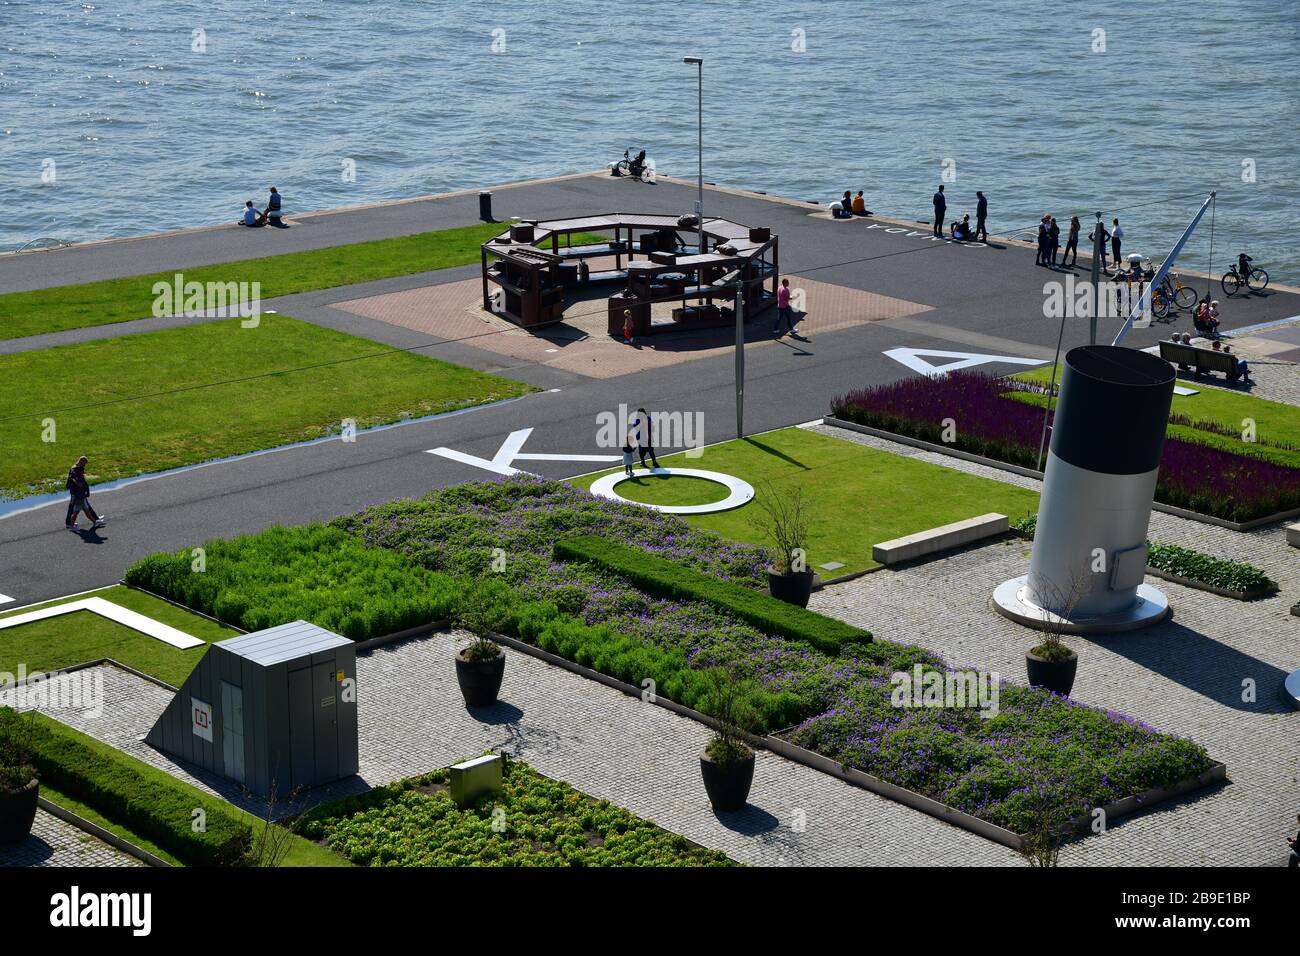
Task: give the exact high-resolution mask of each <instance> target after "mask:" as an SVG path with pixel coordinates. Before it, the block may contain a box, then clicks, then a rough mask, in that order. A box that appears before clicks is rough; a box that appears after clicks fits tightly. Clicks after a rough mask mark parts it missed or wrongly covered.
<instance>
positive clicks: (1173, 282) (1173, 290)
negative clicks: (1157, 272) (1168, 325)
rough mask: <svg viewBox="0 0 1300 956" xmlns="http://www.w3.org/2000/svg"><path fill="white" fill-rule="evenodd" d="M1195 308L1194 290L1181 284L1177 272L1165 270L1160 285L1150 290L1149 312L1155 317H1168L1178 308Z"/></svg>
mask: <svg viewBox="0 0 1300 956" xmlns="http://www.w3.org/2000/svg"><path fill="white" fill-rule="evenodd" d="M1194 308H1196V290H1195V289H1193V288H1192V287H1191V286H1186V285H1183V283H1182V280H1181V279H1180V278H1179V276H1178V273H1177V272H1166V273H1165V277H1164V278H1163V279H1162V280H1160V285H1159V286H1157V287H1156V288H1154V289H1152V290H1151V314H1152V315H1154V316H1155V317H1156V318H1157V319H1165V318H1168V317H1169V315H1170V313H1172V312H1174V311H1176V310H1178V309H1187V310H1188V311H1190V310H1192V309H1194Z"/></svg>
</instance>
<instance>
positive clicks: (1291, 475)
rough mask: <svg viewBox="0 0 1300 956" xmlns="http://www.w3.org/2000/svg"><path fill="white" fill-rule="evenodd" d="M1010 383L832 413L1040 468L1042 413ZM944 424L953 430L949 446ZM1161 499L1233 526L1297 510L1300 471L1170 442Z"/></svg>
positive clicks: (854, 404)
mask: <svg viewBox="0 0 1300 956" xmlns="http://www.w3.org/2000/svg"><path fill="white" fill-rule="evenodd" d="M1014 387H1018V386H1015V385H1011V384H1009V383H1008V382H1007V381H1006V380H1004V379H1000V378H997V377H995V376H992V375H987V374H983V373H980V372H971V371H957V372H950V373H948V374H946V375H939V376H934V377H919V378H909V379H904V380H902V381H900V382H895V383H893V384H890V385H881V386H877V387H874V388H866V389H860V390H858V391H855V392H850V393H849V394H848V395H845V396H842V397H840V398H837V399H835V401H834V402H832V403H831V414H832V415H834V416H835V417H836V418H840V419H843V420H845V421H850V422H855V423H857V424H859V425H867V426H869V427H872V428H879V429H882V430H884V431H890V432H895V433H897V434H900V435H906V436H908V437H911V438H919V439H921V440H923V441H928V442H933V443H935V444H947V445H948V446H950V447H953V448H956V449H959V450H961V451H967V452H971V453H973V454H976V455H982V456H984V457H986V458H993V459H996V460H998V461H1004V462H1008V463H1009V464H1013V465H1020V466H1022V467H1027V468H1035V467H1037V464H1038V447H1039V441H1040V439H1041V435H1042V427H1043V413H1042V410H1041V408H1038V407H1036V406H1034V405H1031V404H1027V403H1025V402H1019V401H1016V400H1014V399H1012V398H1008V397H1006V395H1005V394H1004V392H1006V391H1007V389H1008V388H1014ZM946 419H951V420H953V421H954V422H955V423H956V428H955V435H950V436H948V437H950V438H951V439H952V440H951V441H948V442H945V441H944V438H945V425H944V422H945V420H946ZM1156 500H1157V501H1159V502H1161V503H1163V504H1167V505H1171V506H1173V507H1177V508H1185V509H1187V510H1189V511H1196V512H1200V513H1202V514H1207V515H1212V516H1214V517H1216V518H1223V519H1226V520H1228V521H1251V520H1254V519H1256V518H1262V517H1266V516H1268V515H1273V514H1278V513H1280V512H1283V511H1288V510H1291V509H1294V508H1300V469H1298V468H1291V467H1288V466H1286V465H1282V464H1278V463H1276V462H1272V461H1265V460H1264V459H1262V458H1258V457H1254V456H1251V455H1243V454H1237V453H1234V452H1230V451H1227V450H1224V449H1221V448H1214V447H1211V446H1209V445H1204V444H1198V443H1195V442H1189V441H1182V440H1180V439H1176V438H1166V439H1165V446H1164V452H1163V454H1162V456H1161V459H1160V475H1159V479H1158V481H1157V484H1156Z"/></svg>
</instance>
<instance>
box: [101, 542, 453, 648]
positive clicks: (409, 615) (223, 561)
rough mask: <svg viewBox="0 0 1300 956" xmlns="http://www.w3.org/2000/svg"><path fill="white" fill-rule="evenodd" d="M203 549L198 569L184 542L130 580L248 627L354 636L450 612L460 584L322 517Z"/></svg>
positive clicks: (135, 568) (142, 564)
mask: <svg viewBox="0 0 1300 956" xmlns="http://www.w3.org/2000/svg"><path fill="white" fill-rule="evenodd" d="M203 552H204V554H203V559H202V560H203V562H204V564H203V570H201V571H199V570H196V567H195V561H196V555H195V553H194V552H193V551H191V550H189V549H186V550H184V551H177V552H174V553H170V554H154V555H150V556H149V557H147V558H144V559H143V560H141V561H138V562H136V563H135V564H134V565H132V566H131V567H130V568H128V569H127V571H126V574H125V577H124V579H125V581H126V583H127V584H129V585H131V586H132V587H138V588H143V589H144V590H146V591H152V592H154V593H155V594H161V595H163V596H164V597H167V598H170V599H172V600H173V601H176V602H177V603H179V604H184V605H185V606H186V607H190V608H194V609H195V610H196V611H202V612H203V613H205V614H210V615H211V616H212V617H215V618H216V619H217V620H219V621H223V622H225V623H226V624H233V625H234V626H235V627H239V628H243V629H244V630H246V631H257V630H261V629H262V628H266V627H274V626H275V625H277V624H285V623H287V622H289V621H296V620H300V619H301V620H305V621H311V622H312V623H313V624H316V625H318V626H319V627H323V628H325V629H326V630H330V631H334V632H335V633H337V634H341V635H343V636H344V637H346V638H349V639H350V640H353V641H364V640H367V639H368V638H372V637H382V636H384V635H386V634H393V633H396V632H397V631H403V630H406V629H407V628H410V627H417V626H419V625H421V624H428V623H430V622H432V621H436V620H440V619H442V618H445V617H447V615H448V614H449V613H450V611H451V608H452V607H453V606H454V604H455V601H456V597H457V595H458V594H459V593H460V587H461V586H460V585H459V584H457V583H456V582H455V581H453V580H452V579H451V578H449V577H447V576H446V575H441V574H436V573H433V572H430V571H428V570H426V569H425V568H422V567H420V566H418V565H415V564H412V563H411V562H410V561H407V560H406V559H405V558H403V557H402V556H401V555H398V554H393V553H391V552H385V551H370V550H367V549H366V547H365V546H364V545H363V544H362V543H361V542H359V541H358V540H357V539H356V538H354V537H352V536H350V535H347V534H345V533H344V532H343V531H341V530H339V529H338V528H333V527H330V526H328V525H321V524H313V525H305V526H303V527H297V528H283V527H274V528H268V529H267V530H266V531H263V532H260V533H259V534H254V535H244V536H242V537H238V538H231V539H229V540H225V541H223V540H215V541H209V542H207V543H206V544H205V545H203Z"/></svg>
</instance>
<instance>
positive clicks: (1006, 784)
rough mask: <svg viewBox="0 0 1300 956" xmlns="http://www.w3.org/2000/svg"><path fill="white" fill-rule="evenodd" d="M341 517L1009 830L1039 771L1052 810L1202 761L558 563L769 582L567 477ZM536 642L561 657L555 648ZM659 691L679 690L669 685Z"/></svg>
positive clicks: (1058, 813) (1175, 742)
mask: <svg viewBox="0 0 1300 956" xmlns="http://www.w3.org/2000/svg"><path fill="white" fill-rule="evenodd" d="M338 523H339V524H340V526H342V527H345V528H347V529H348V530H349V531H350V532H351V533H354V534H357V535H359V536H361V537H362V539H363V540H365V541H366V542H367V543H368V544H371V545H375V546H379V547H385V548H395V549H397V550H399V551H401V552H402V553H404V554H408V555H410V556H412V557H415V558H417V559H418V560H419V561H420V562H421V563H423V564H425V565H426V566H427V567H430V568H432V569H435V570H439V571H443V572H446V573H450V574H472V575H475V576H484V575H489V574H492V572H491V570H490V568H491V561H492V553H493V552H492V549H493V548H501V549H502V551H503V552H504V559H505V565H504V568H503V569H502V570H501V571H500V572H497V573H498V574H500V575H501V576H503V577H504V578H505V580H506V583H507V585H508V587H509V588H510V590H511V592H512V593H514V594H518V595H530V596H539V597H545V598H546V599H547V600H551V599H555V598H558V599H560V600H562V601H563V602H564V603H563V605H562V606H563V609H564V610H565V611H567V612H568V613H571V614H573V615H575V616H577V617H579V618H581V619H582V620H583V621H585V622H586V623H588V624H600V625H602V626H603V627H604V628H607V629H609V630H611V631H613V632H615V633H617V634H623V635H627V636H630V637H635V638H636V639H637V640H639V641H641V642H644V643H645V644H648V645H650V646H652V647H655V648H658V649H661V650H667V651H669V652H671V653H674V654H680V655H682V657H683V659H685V660H686V661H687V662H688V663H689V665H690V666H691V667H692V668H696V669H699V668H705V667H711V666H719V665H720V666H726V667H728V668H729V669H731V670H732V671H733V672H734V673H736V674H737V675H738V676H740V677H743V678H751V679H753V680H755V681H757V682H758V684H759V686H760V687H762V688H763V689H764V690H766V691H769V692H772V691H777V692H784V693H786V694H789V695H793V697H794V699H795V700H796V701H797V702H798V710H799V711H800V712H801V716H802V718H803V720H802V722H801V725H800V726H799V727H798V728H797V729H796V730H795V731H794V732H793V734H792V735H791V739H792V741H793V742H794V743H797V744H799V745H800V746H804V747H807V748H808V749H814V750H817V751H818V752H820V753H822V754H825V755H826V756H829V757H831V758H833V759H836V760H839V761H841V762H844V763H849V764H852V765H854V766H857V767H859V768H860V769H862V770H864V771H866V772H867V773H871V774H874V775H876V776H879V777H882V778H884V779H887V780H890V781H891V782H895V783H898V784H899V785H900V786H906V787H909V788H910V789H916V790H917V791H918V792H920V793H924V794H925V795H927V796H930V797H933V798H934V799H937V800H940V801H942V802H945V803H947V804H949V805H951V806H953V807H955V808H957V809H960V810H964V811H966V812H969V813H972V814H974V815H977V816H979V817H981V818H983V819H986V820H988V821H990V822H992V823H996V824H998V825H1000V826H1005V827H1008V828H1010V829H1017V828H1022V827H1023V826H1024V824H1025V820H1026V816H1025V814H1026V810H1025V807H1024V800H1025V798H1024V794H1025V793H1026V792H1028V791H1029V789H1030V788H1031V787H1033V785H1034V782H1035V781H1038V780H1040V779H1043V775H1044V774H1045V773H1047V772H1048V771H1051V773H1052V778H1053V779H1057V778H1059V779H1061V780H1062V781H1063V782H1062V783H1061V785H1060V786H1059V787H1058V788H1057V789H1056V790H1054V792H1053V806H1052V815H1053V816H1054V817H1055V818H1056V819H1059V820H1064V819H1066V818H1068V817H1071V816H1074V815H1076V814H1077V813H1079V812H1081V811H1080V808H1081V807H1082V808H1091V807H1097V806H1102V805H1104V804H1106V803H1110V802H1112V801H1113V800H1114V799H1117V798H1120V797H1125V796H1130V795H1132V794H1134V793H1139V792H1142V791H1144V790H1147V789H1149V788H1151V787H1153V786H1157V785H1160V784H1171V783H1174V782H1177V781H1179V780H1182V779H1184V778H1186V777H1188V776H1192V775H1194V774H1196V773H1199V772H1201V771H1203V770H1205V769H1207V768H1208V767H1209V765H1210V761H1209V759H1208V758H1207V756H1206V754H1205V751H1204V750H1203V749H1202V748H1201V747H1199V746H1197V745H1196V744H1194V743H1192V742H1190V741H1187V740H1181V739H1178V738H1174V737H1171V736H1168V735H1164V734H1160V733H1158V732H1156V731H1154V730H1152V729H1151V728H1149V727H1146V726H1145V725H1142V724H1140V723H1138V722H1136V721H1132V720H1129V719H1128V718H1125V717H1123V716H1121V715H1118V714H1112V713H1107V712H1101V711H1096V710H1093V709H1091V708H1088V707H1084V706H1082V705H1079V704H1076V703H1074V702H1072V701H1067V700H1064V699H1062V698H1059V697H1054V696H1052V695H1051V694H1049V693H1047V692H1045V691H1038V690H1028V689H1020V688H1012V687H1009V686H1008V687H1004V688H1003V696H1002V711H1001V713H1000V714H999V716H998V717H995V718H993V719H981V718H980V717H979V716H978V712H977V711H976V710H974V709H968V710H952V709H943V710H936V709H933V708H919V709H914V710H912V709H902V708H896V707H893V706H891V704H890V692H891V689H892V685H891V684H890V681H889V678H890V675H891V674H893V673H895V672H898V671H907V670H910V669H911V668H912V667H913V665H915V664H921V665H922V666H923V667H924V668H942V667H944V666H945V665H944V664H943V662H942V661H941V660H939V659H938V658H936V657H935V656H934V655H932V654H930V653H929V652H927V651H925V650H923V649H921V648H918V647H914V646H909V645H900V644H894V643H891V642H889V641H886V640H881V639H880V636H879V635H878V634H877V635H876V637H875V639H874V640H873V641H872V642H871V643H869V644H852V645H850V646H849V647H848V648H847V649H846V652H845V653H844V654H843V655H842V656H840V657H832V656H829V655H826V654H823V653H820V652H818V651H816V650H815V649H813V648H812V647H810V646H808V645H807V644H805V643H803V642H799V641H792V640H789V639H784V638H780V637H776V636H773V635H770V634H763V633H761V632H760V631H758V630H757V629H755V628H754V627H752V626H750V625H746V624H744V623H742V622H739V621H736V620H734V619H732V618H731V617H730V616H729V615H726V614H724V613H722V612H721V611H720V610H718V609H717V608H716V607H711V606H708V605H705V604H703V603H701V602H689V601H687V602H678V601H673V600H665V599H657V598H653V597H650V596H648V595H646V594H643V593H641V592H640V591H638V590H636V589H635V588H633V587H631V585H630V584H629V583H628V582H627V581H626V580H625V579H623V578H620V577H619V576H617V575H615V574H612V573H610V572H608V571H606V570H604V569H602V568H598V567H596V566H595V565H592V564H557V563H556V562H554V561H553V560H551V549H552V542H553V541H555V540H556V539H558V538H561V537H568V536H571V535H578V534H595V535H599V536H602V537H608V538H611V539H614V540H617V541H620V542H621V543H623V544H625V545H628V546H632V547H638V548H641V549H643V550H646V551H649V552H650V553H652V554H658V555H660V556H663V557H668V558H670V559H671V560H673V561H675V562H676V563H678V564H681V565H683V566H685V567H688V568H694V569H695V570H697V571H700V572H702V573H703V574H705V575H709V574H717V575H718V576H720V577H723V578H724V579H729V580H733V581H737V582H738V583H745V584H748V585H749V586H750V587H753V588H759V587H761V586H762V585H763V584H764V583H765V581H764V580H763V578H762V573H763V568H764V567H765V565H766V563H767V556H766V555H765V554H763V553H762V552H761V551H759V550H758V549H754V548H748V547H744V546H739V545H731V544H728V543H726V542H723V541H721V540H720V539H718V538H716V537H714V536H712V535H710V534H707V533H704V532H699V531H695V530H693V529H691V528H690V527H689V526H688V525H687V524H686V523H685V522H684V521H682V520H680V519H678V518H675V517H673V516H669V515H663V514H660V513H658V512H655V511H652V510H650V509H647V508H642V507H639V506H636V505H627V504H620V503H617V502H611V501H607V500H605V499H600V498H595V497H593V496H591V495H588V494H586V493H584V492H580V491H578V490H576V489H574V488H572V487H570V486H568V485H566V484H564V483H563V482H554V481H545V480H541V479H536V478H531V477H528V476H517V477H514V478H509V479H505V480H501V481H493V482H476V483H472V484H467V485H460V486H457V487H454V488H448V489H444V490H440V491H434V492H432V493H430V494H428V495H426V496H424V497H423V498H420V499H418V500H416V501H407V502H395V503H393V504H389V505H382V506H379V507H377V508H372V509H370V510H368V511H365V512H362V513H361V514H359V515H355V516H352V517H350V518H342V519H339V522H338ZM524 639H525V640H528V639H529V638H528V636H527V635H524ZM533 642H534V643H539V642H537V641H533ZM542 646H543V647H545V649H547V650H550V651H552V652H553V653H559V654H561V655H562V656H566V657H571V656H572V655H571V654H570V653H569V652H567V651H566V648H564V647H563V646H562V645H555V644H551V645H550V646H547V645H546V644H542ZM570 650H571V649H570ZM574 659H576V658H574ZM579 663H588V662H587V661H582V660H579ZM597 669H602V668H597ZM607 672H608V671H607ZM630 682H631V683H639V681H636V680H632V681H630ZM660 692H661V693H663V694H664V695H665V696H667V697H669V698H671V699H677V698H675V697H673V695H672V693H671V691H670V690H669V689H667V688H664V687H662V686H661V687H660ZM679 702H681V703H687V702H686V701H679ZM1062 753H1068V754H1069V755H1070V760H1072V761H1074V762H1075V763H1076V764H1077V766H1076V767H1075V768H1074V770H1073V771H1072V772H1071V773H1069V774H1068V775H1061V774H1058V773H1056V769H1055V763H1056V761H1058V760H1059V759H1060V755H1061V754H1062Z"/></svg>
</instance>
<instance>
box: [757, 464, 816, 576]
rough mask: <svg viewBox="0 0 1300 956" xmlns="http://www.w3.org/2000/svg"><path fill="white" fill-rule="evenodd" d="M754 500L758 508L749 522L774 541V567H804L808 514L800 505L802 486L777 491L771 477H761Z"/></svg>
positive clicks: (780, 569)
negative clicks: (763, 479) (760, 489)
mask: <svg viewBox="0 0 1300 956" xmlns="http://www.w3.org/2000/svg"><path fill="white" fill-rule="evenodd" d="M756 501H757V502H758V507H759V509H760V510H759V511H758V512H756V513H755V514H754V516H753V517H752V518H751V519H750V523H751V524H752V526H753V527H754V529H755V530H756V531H758V532H759V533H760V534H762V535H764V536H765V537H766V538H768V539H769V540H770V541H771V542H772V543H773V544H775V545H776V561H774V562H773V567H774V568H775V570H776V571H777V572H778V573H780V574H789V573H790V572H791V571H805V570H807V567H806V566H801V565H802V560H803V555H804V554H806V553H807V546H808V514H807V511H806V510H805V507H804V501H803V489H802V488H794V489H793V490H791V491H790V492H789V493H788V494H787V493H783V492H780V491H778V490H777V489H776V486H775V485H773V484H772V482H771V481H765V482H763V487H762V492H761V493H760V494H759V495H758V496H757V498H756Z"/></svg>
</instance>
